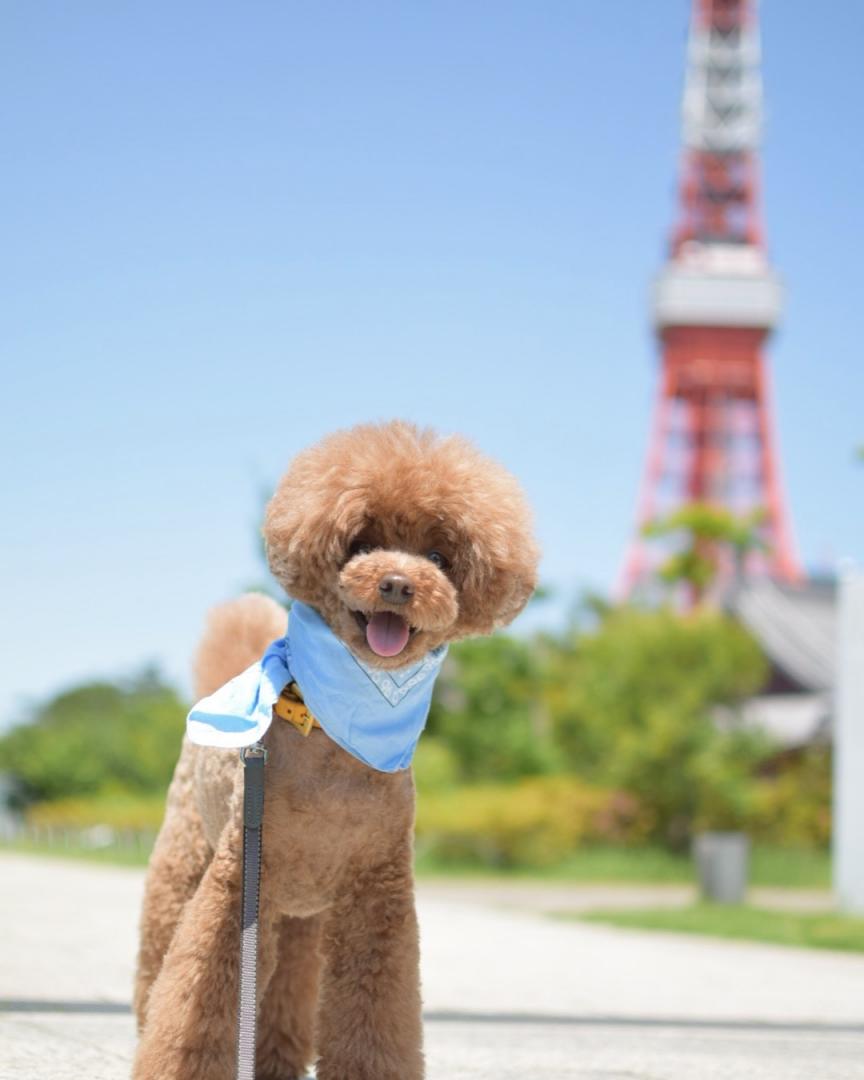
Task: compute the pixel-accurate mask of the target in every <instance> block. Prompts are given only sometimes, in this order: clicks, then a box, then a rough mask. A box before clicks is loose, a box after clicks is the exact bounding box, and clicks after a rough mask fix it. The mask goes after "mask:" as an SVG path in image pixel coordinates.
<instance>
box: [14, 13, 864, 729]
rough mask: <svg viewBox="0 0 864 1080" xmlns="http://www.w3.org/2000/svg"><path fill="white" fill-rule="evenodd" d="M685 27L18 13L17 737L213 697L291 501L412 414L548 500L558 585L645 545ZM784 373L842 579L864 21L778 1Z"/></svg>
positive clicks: (575, 581) (773, 22)
mask: <svg viewBox="0 0 864 1080" xmlns="http://www.w3.org/2000/svg"><path fill="white" fill-rule="evenodd" d="M688 6H689V5H688V4H687V3H686V2H685V0H654V2H651V3H645V2H642V0H606V2H605V3H602V4H598V3H590V2H588V0H559V2H552V0H539V2H530V3H529V2H528V0H521V2H519V3H513V2H506V0H496V2H495V3H491V2H489V3H473V4H467V3H464V2H455V0H454V2H450V0H437V2H436V3H429V4H421V3H419V2H416V0H410V2H409V0H402V2H400V3H384V2H382V3H377V2H376V3H363V2H358V3H348V2H342V3H330V2H322V3H317V4H307V3H299V2H288V0H280V2H255V0H253V2H252V3H246V4H226V3H222V2H213V0H208V2H207V3H203V2H197V0H187V2H184V3H182V4H178V3H173V2H172V3H168V2H166V0H150V2H148V3H146V4H140V3H139V4H131V3H125V2H116V0H111V2H107V0H103V2H99V0H90V2H88V3H86V4H71V3H66V4H61V3H58V4H52V5H48V7H46V6H45V5H39V4H32V3H25V2H23V0H18V2H13V3H11V4H8V5H6V8H5V11H4V32H3V41H2V45H0V49H2V57H0V61H2V62H0V103H2V105H0V108H2V112H3V117H2V131H3V139H2V141H3V167H2V170H0V192H2V207H3V211H2V217H3V232H2V237H3V245H2V246H3V257H2V260H0V276H2V282H0V287H2V297H3V300H2V313H0V330H2V362H3V389H4V393H3V396H2V408H3V423H2V440H3V443H4V446H3V462H4V469H3V485H4V499H3V502H4V505H5V507H6V513H5V514H4V527H3V532H2V556H3V557H2V565H3V604H2V612H3V616H2V626H3V631H2V641H0V648H2V656H3V681H2V692H0V723H2V722H4V721H7V720H8V719H9V718H10V717H12V716H13V715H15V713H16V710H17V709H18V707H19V706H20V704H21V702H22V701H23V700H25V699H27V698H32V697H39V696H42V695H44V694H46V693H48V692H50V691H52V690H54V689H56V688H57V687H58V686H60V685H63V684H66V683H69V682H72V681H74V680H76V679H79V678H83V677H87V676H91V675H96V674H105V675H114V674H119V673H123V672H128V671H132V670H134V669H136V668H137V667H139V666H140V665H141V664H142V663H144V662H146V661H148V660H156V661H158V662H160V663H161V664H163V666H164V667H165V668H166V670H167V671H168V672H169V673H170V674H171V675H172V676H175V677H177V678H181V677H183V674H184V672H185V668H186V663H187V657H188V654H189V652H190V650H191V648H192V646H193V643H194V639H195V636H196V633H197V631H198V627H199V625H200V622H201V619H202V615H203V613H204V611H205V609H206V607H207V606H208V605H209V604H210V603H211V602H213V601H215V600H219V599H221V598H223V597H226V596H228V595H231V594H232V593H233V592H234V591H236V590H237V589H238V588H239V587H241V586H243V585H244V584H246V583H247V582H249V581H250V580H254V579H256V578H258V577H259V575H260V571H259V567H258V563H257V553H256V550H255V545H254V527H255V522H256V518H257V516H258V513H259V492H260V489H261V487H262V485H265V484H269V483H272V481H273V480H275V478H276V477H277V476H278V475H279V473H280V471H281V470H282V468H283V467H284V465H285V464H286V462H287V461H288V459H289V458H290V457H291V455H292V454H293V453H294V452H295V451H296V450H297V449H299V448H300V447H302V446H304V445H306V444H307V443H309V442H310V441H312V440H314V439H316V438H318V437H319V436H320V435H321V434H323V433H324V432H326V431H329V430H330V429H332V428H334V427H337V426H341V425H346V424H350V423H353V422H355V421H358V420H367V419H372V418H385V417H390V416H397V415H398V416H405V417H409V418H412V419H415V420H417V421H420V422H422V423H429V424H433V425H436V426H438V427H439V428H441V429H443V430H445V431H452V430H459V431H463V432H466V433H468V434H470V435H471V436H473V437H474V438H475V439H476V441H477V442H478V443H479V444H480V445H481V446H482V447H483V448H485V449H486V450H487V451H489V452H490V453H492V454H494V455H497V456H498V457H500V458H501V459H503V460H504V461H505V462H506V463H507V464H508V465H509V466H510V467H511V468H512V469H513V470H514V471H515V472H516V473H517V474H518V475H519V476H520V477H521V478H522V480H523V481H524V483H525V485H526V487H527V488H528V491H529V493H530V496H531V499H532V501H533V503H534V505H535V507H536V514H537V521H538V527H539V532H540V536H541V540H542V543H543V546H544V549H545V560H544V565H543V574H544V578H545V580H546V581H547V582H549V583H550V584H552V585H555V586H557V587H558V588H559V589H560V590H561V594H562V596H565V597H566V596H569V595H572V594H574V593H575V591H576V590H577V589H578V588H579V587H580V586H582V585H586V584H587V585H591V586H592V587H594V588H599V589H605V588H609V587H610V586H611V585H612V583H613V581H614V579H615V576H616V573H617V570H618V567H619V564H620V561H621V558H622V556H623V553H624V549H625V546H626V542H627V539H628V536H629V533H630V530H631V527H632V517H633V510H634V503H635V498H636V492H637V487H638V482H639V476H640V470H641V462H642V457H643V454H644V451H645V443H646V438H647V425H648V415H649V405H650V401H651V397H652V393H653V388H654V377H655V365H656V356H655V351H654V346H653V342H652V340H651V336H650V333H649V330H648V317H647V293H648V287H649V281H650V277H651V274H652V273H653V272H654V271H655V270H656V268H657V267H658V265H659V264H660V262H661V259H662V257H663V253H664V241H665V237H666V235H667V232H668V229H669V226H670V223H671V220H672V216H673V208H674V191H675V171H676V164H677V147H678V134H679V97H680V91H681V84H682V78H683V61H684V40H685V31H686V21H687V13H688ZM763 31H764V33H763V37H764V42H763V43H764V50H765V65H764V69H765V84H766V93H767V109H768V125H767V131H766V145H765V154H764V159H765V187H766V200H767V220H768V235H769V240H770V246H771V250H772V254H773V256H774V259H775V262H776V264H777V266H778V268H779V269H780V271H781V273H782V275H783V277H784V279H785V281H786V285H787V289H788V303H787V310H786V316H785V320H784V324H783V327H782V329H781V331H780V333H779V334H778V336H777V339H776V340H775V342H774V347H773V350H772V362H773V367H774V376H775V386H776V412H777V417H778V426H779V435H780V444H781V448H782V456H783V462H784V472H785V478H786V487H787V493H788V496H789V503H790V507H791V512H792V517H793V522H794V527H795V534H796V537H797V543H798V547H799V550H800V551H801V553H802V555H803V557H804V559H805V561H806V562H807V563H808V564H810V565H819V566H826V565H831V564H833V563H834V562H835V560H836V559H838V558H839V557H842V556H847V555H851V556H858V557H860V556H861V555H862V552H864V521H862V513H861V505H862V503H861V499H862V494H864V468H860V467H856V466H855V465H854V464H853V460H852V450H853V446H854V445H855V444H856V443H857V442H859V441H864V364H862V355H861V337H862V331H861V326H862V296H864V291H862V285H861V267H862V250H864V210H862V202H864V197H862V192H864V153H862V150H861V144H860V125H861V114H862V104H864V101H862V99H864V88H862V75H861V64H860V48H861V41H862V40H864V4H861V3H859V2H858V0H837V2H835V3H833V4H831V5H829V6H828V7H827V8H826V9H825V10H824V11H821V10H817V8H816V7H814V5H813V4H812V2H805V0H766V2H765V3H764V4H763Z"/></svg>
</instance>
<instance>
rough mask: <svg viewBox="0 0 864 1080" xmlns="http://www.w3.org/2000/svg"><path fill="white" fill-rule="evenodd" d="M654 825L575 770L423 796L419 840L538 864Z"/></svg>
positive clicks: (447, 853)
mask: <svg viewBox="0 0 864 1080" xmlns="http://www.w3.org/2000/svg"><path fill="white" fill-rule="evenodd" d="M649 828H650V822H649V821H648V820H647V819H646V818H645V816H644V815H643V814H641V812H640V808H639V806H638V804H637V803H636V801H635V800H634V799H632V798H630V797H628V796H624V795H621V794H620V793H617V792H610V791H604V790H602V789H599V788H593V787H589V786H588V785H586V784H584V783H581V782H580V781H579V780H577V779H575V778H573V777H567V776H547V777H530V778H527V779H523V780H520V781H518V782H516V783H514V784H482V785H476V786H471V787H460V788H456V789H452V790H450V791H443V792H439V793H428V794H426V795H424V796H423V797H421V798H420V800H419V802H418V813H417V844H418V850H419V851H420V852H421V853H423V854H430V853H434V855H435V856H436V857H437V858H440V859H441V860H442V861H452V862H474V863H478V862H479V863H482V864H485V865H489V866H501V867H511V866H525V867H532V866H533V867H541V866H548V865H551V864H553V863H556V862H558V861H560V860H561V859H563V858H565V857H566V856H568V855H570V854H572V853H573V852H574V851H575V850H576V849H577V848H578V847H579V846H580V845H582V844H585V843H589V842H591V841H609V840H619V841H624V842H632V841H636V840H639V839H642V838H644V836H645V835H646V834H647V832H648V831H649Z"/></svg>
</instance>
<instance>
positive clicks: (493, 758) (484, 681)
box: [428, 634, 556, 780]
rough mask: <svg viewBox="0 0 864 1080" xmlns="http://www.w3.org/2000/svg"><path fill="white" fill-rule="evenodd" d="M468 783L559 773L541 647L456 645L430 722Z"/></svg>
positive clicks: (511, 641)
mask: <svg viewBox="0 0 864 1080" xmlns="http://www.w3.org/2000/svg"><path fill="white" fill-rule="evenodd" d="M428 730H429V735H430V736H432V737H433V738H436V739H438V740H440V741H441V742H442V743H443V744H444V745H446V746H447V747H448V748H449V750H450V751H451V753H452V754H453V755H454V757H455V759H456V762H457V763H458V770H459V778H460V779H463V780H481V779H492V778H494V779H512V778H515V777H517V776H525V775H531V774H535V773H543V772H550V771H552V770H554V769H555V768H556V755H555V749H554V742H553V734H552V725H551V720H550V718H549V715H548V711H547V709H546V707H545V703H544V699H543V692H542V684H541V673H540V665H539V662H538V650H537V647H536V645H535V644H533V643H532V642H530V641H525V640H521V639H519V638H515V637H507V636H506V635H504V634H495V635H494V636H492V637H490V638H480V639H477V640H472V641H463V642H460V643H459V644H457V645H454V646H453V648H452V649H451V651H450V655H449V656H448V658H447V661H446V663H445V666H444V670H443V671H442V672H441V675H440V677H439V679H438V684H437V686H436V688H435V697H434V699H433V703H432V709H431V712H430V716H429V723H428Z"/></svg>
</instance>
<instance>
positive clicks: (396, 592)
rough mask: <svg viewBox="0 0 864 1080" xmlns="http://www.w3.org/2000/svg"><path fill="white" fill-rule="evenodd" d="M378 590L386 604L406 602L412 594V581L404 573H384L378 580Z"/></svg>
mask: <svg viewBox="0 0 864 1080" xmlns="http://www.w3.org/2000/svg"><path fill="white" fill-rule="evenodd" d="M378 592H379V593H381V599H382V600H386V601H387V603H388V604H407V603H408V601H409V600H410V599H411V597H412V596H413V595H414V583H413V582H412V581H411V579H410V578H407V577H405V575H404V574H385V575H384V577H382V578H381V580H380V581H379V582H378Z"/></svg>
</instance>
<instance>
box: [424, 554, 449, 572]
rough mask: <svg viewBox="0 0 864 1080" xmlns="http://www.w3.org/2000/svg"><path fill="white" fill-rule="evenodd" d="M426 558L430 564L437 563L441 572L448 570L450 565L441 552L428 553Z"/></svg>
mask: <svg viewBox="0 0 864 1080" xmlns="http://www.w3.org/2000/svg"><path fill="white" fill-rule="evenodd" d="M426 558H427V559H428V560H429V562H433V563H435V565H436V566H437V567H438V569H439V570H446V569H447V567H448V566H449V565H450V564H449V563H448V562H447V559H446V558H445V557H444V556H443V555H442V554H441V552H440V551H427V552H426Z"/></svg>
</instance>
